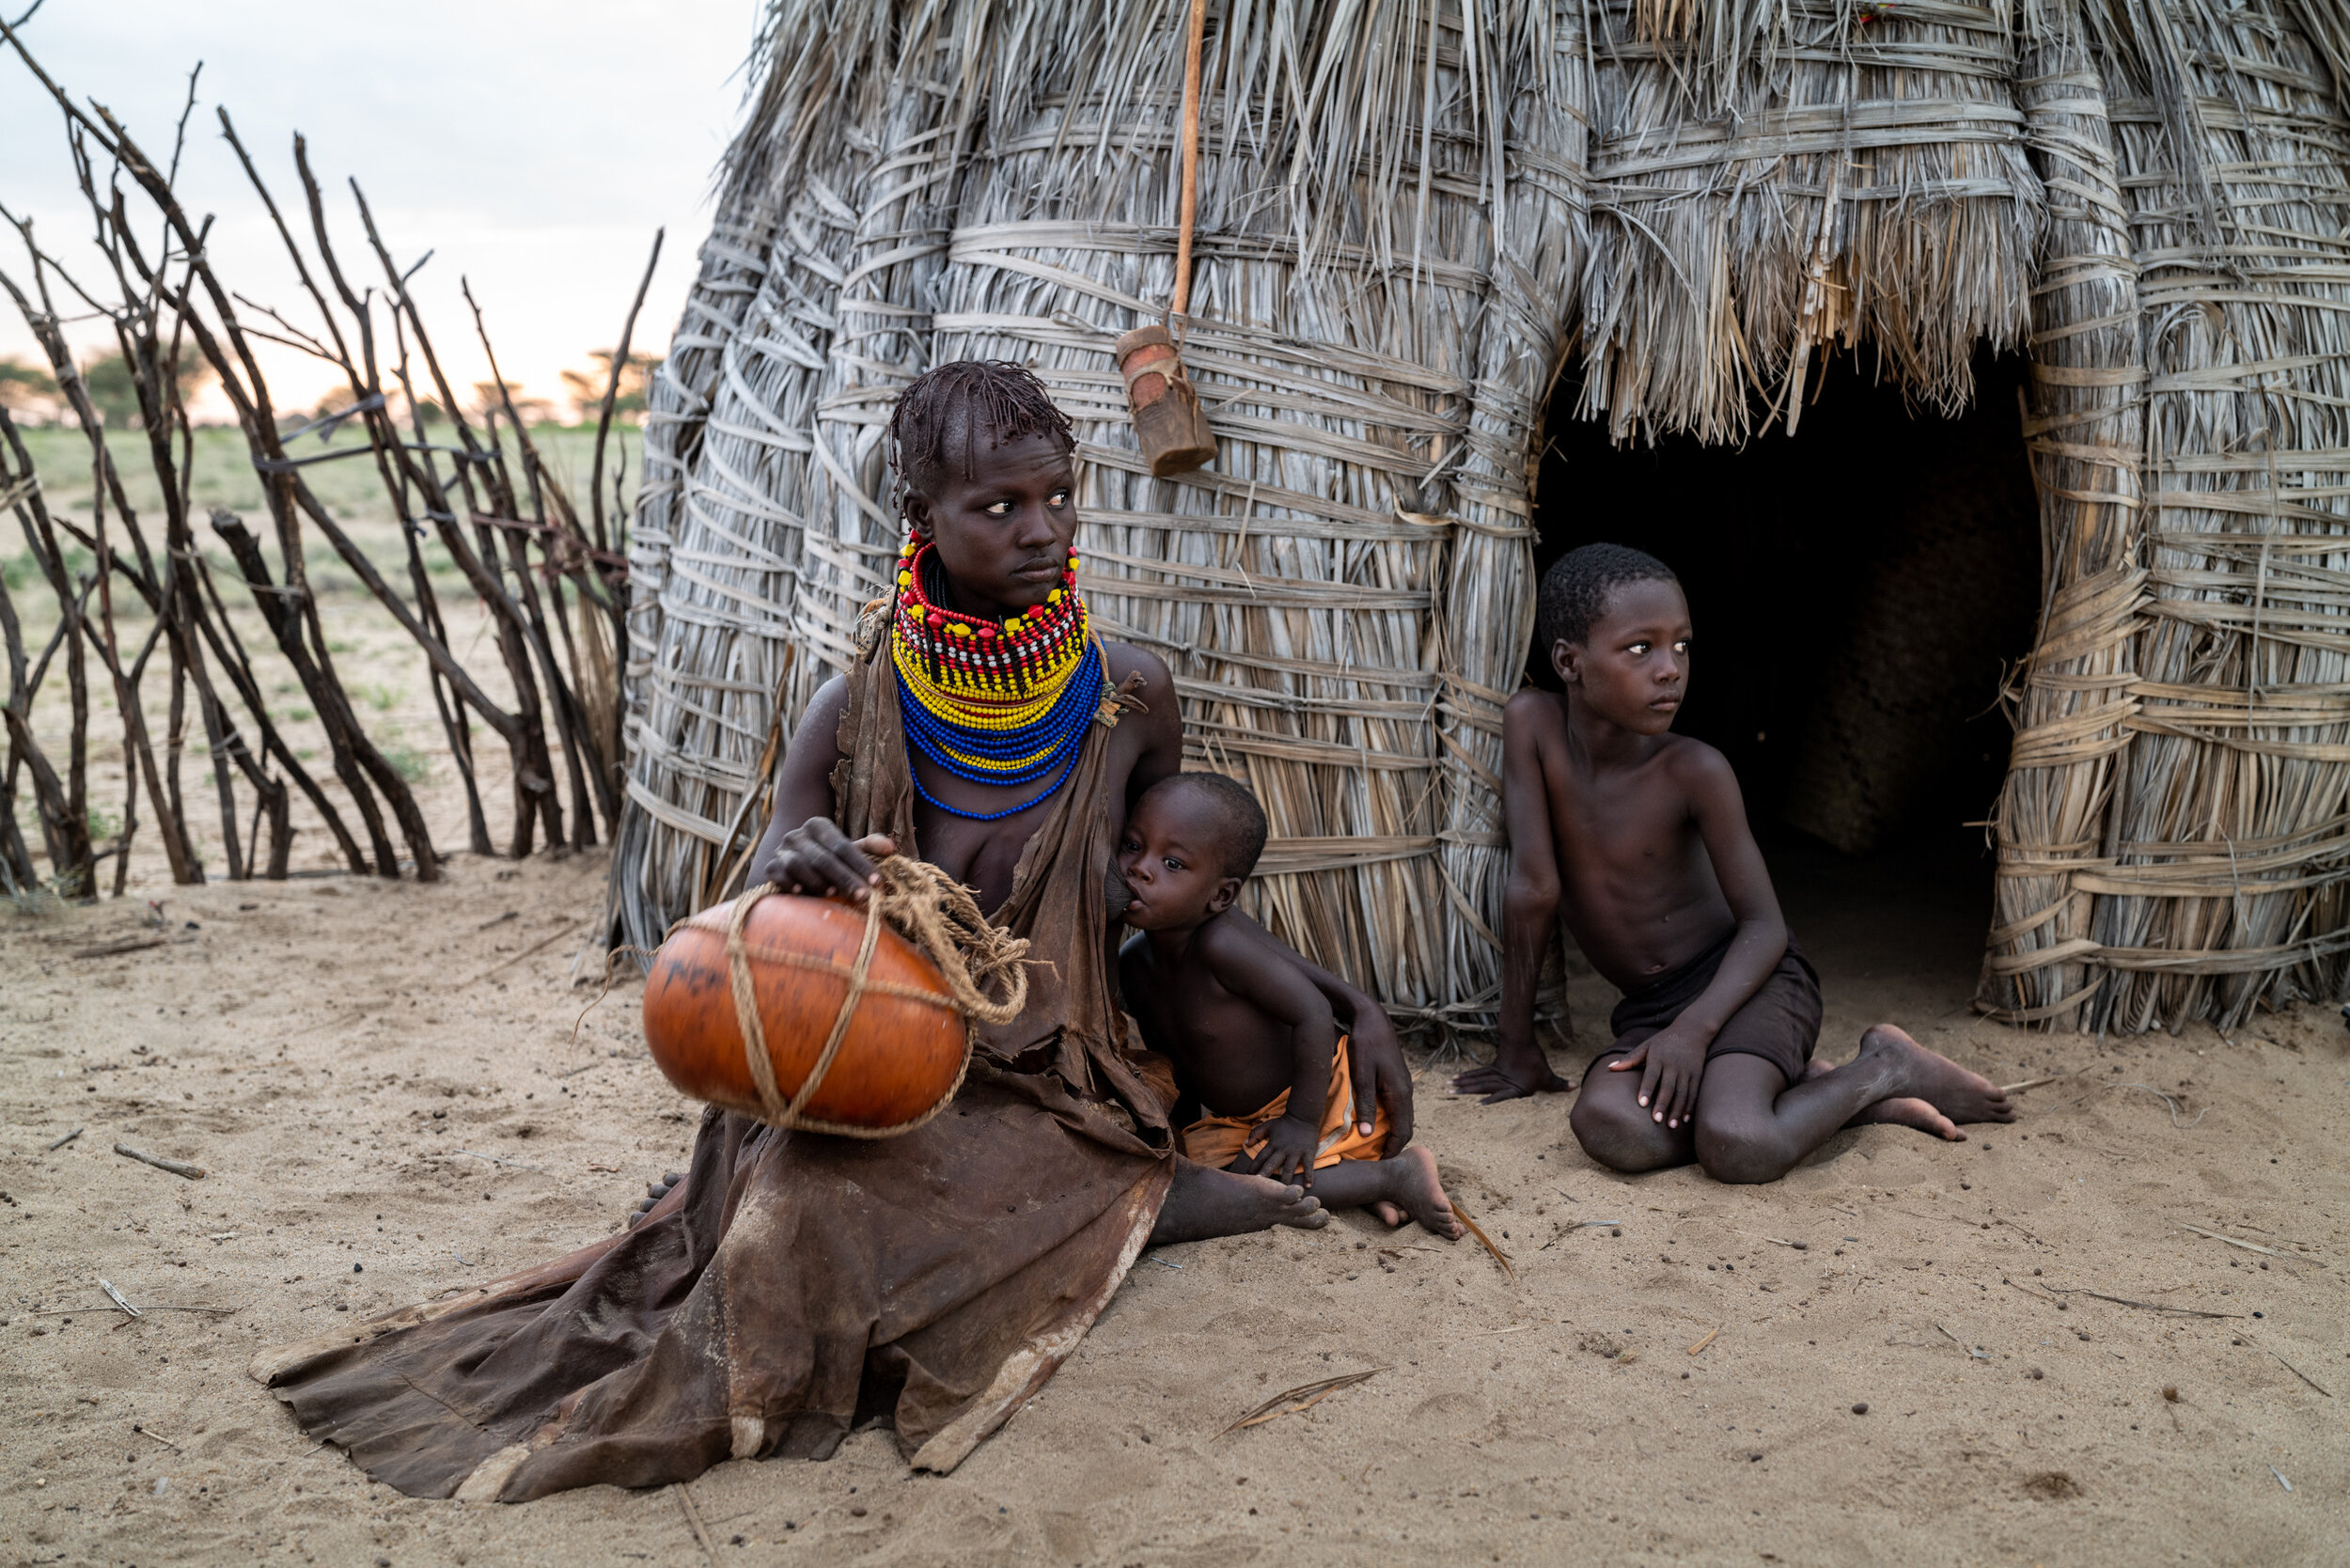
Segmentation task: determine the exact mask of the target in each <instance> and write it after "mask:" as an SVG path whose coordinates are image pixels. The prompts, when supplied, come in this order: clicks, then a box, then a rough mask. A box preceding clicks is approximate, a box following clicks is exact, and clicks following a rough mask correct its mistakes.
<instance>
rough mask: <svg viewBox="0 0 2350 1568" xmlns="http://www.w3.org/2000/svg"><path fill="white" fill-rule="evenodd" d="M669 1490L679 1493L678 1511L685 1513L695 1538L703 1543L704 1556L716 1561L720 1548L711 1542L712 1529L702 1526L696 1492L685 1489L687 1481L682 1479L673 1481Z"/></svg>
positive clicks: (687, 1523)
mask: <svg viewBox="0 0 2350 1568" xmlns="http://www.w3.org/2000/svg"><path fill="white" fill-rule="evenodd" d="M669 1490H670V1491H672V1492H674V1493H676V1494H677V1506H678V1511H679V1512H680V1513H683V1514H684V1515H685V1523H686V1525H687V1526H688V1528H690V1529H692V1530H693V1532H694V1539H695V1540H697V1541H698V1542H700V1543H701V1548H702V1556H704V1557H706V1558H708V1559H709V1560H711V1561H713V1562H716V1561H717V1560H718V1548H717V1547H715V1546H713V1545H712V1544H710V1531H708V1530H707V1529H703V1528H702V1513H701V1510H700V1509H698V1508H696V1507H695V1506H694V1494H693V1493H691V1492H689V1491H687V1490H686V1489H685V1482H682V1481H673V1482H670V1483H669Z"/></svg>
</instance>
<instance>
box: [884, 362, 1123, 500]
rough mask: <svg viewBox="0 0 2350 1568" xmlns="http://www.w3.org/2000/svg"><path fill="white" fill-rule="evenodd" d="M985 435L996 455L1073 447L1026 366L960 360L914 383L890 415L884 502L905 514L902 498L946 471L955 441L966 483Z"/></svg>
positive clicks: (1062, 418)
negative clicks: (1042, 442) (1038, 443)
mask: <svg viewBox="0 0 2350 1568" xmlns="http://www.w3.org/2000/svg"><path fill="white" fill-rule="evenodd" d="M982 431H984V432H985V433H986V436H987V445H988V446H990V447H1000V446H1002V445H1004V444H1005V443H1006V442H1008V441H1017V440H1019V439H1020V438H1021V437H1023V436H1027V435H1041V436H1043V437H1045V438H1046V439H1047V440H1049V441H1052V442H1054V443H1055V444H1056V445H1058V447H1060V448H1061V450H1063V451H1065V452H1066V451H1073V450H1075V449H1076V446H1077V436H1076V431H1074V430H1073V428H1072V427H1071V426H1070V423H1069V416H1068V415H1066V414H1063V413H1062V412H1061V411H1060V410H1059V408H1058V407H1057V406H1055V404H1054V402H1053V395H1052V394H1051V393H1050V392H1048V391H1046V390H1045V389H1044V384H1043V383H1042V382H1041V381H1039V380H1037V379H1036V376H1035V375H1034V374H1033V373H1032V372H1030V371H1029V369H1028V368H1027V367H1026V366H1025V365H1015V364H1013V363H1012V362H1011V361H1010V360H1008V359H958V360H956V361H954V362H953V363H952V364H949V365H940V366H937V367H935V368H932V369H929V370H925V371H923V372H922V373H921V374H920V375H918V376H917V377H915V378H914V380H913V382H912V383H911V384H908V385H907V387H906V389H905V390H904V391H903V392H901V393H900V394H898V405H897V407H895V408H893V409H892V410H890V413H889V467H890V471H891V474H892V475H893V478H892V479H891V481H890V484H891V489H890V500H891V501H892V502H893V503H894V504H895V505H896V507H897V509H898V510H899V512H900V513H901V514H902V513H903V512H904V510H905V496H906V492H907V491H908V490H915V489H920V488H922V487H923V486H925V485H927V484H929V483H930V482H931V480H932V479H933V478H936V477H937V475H938V474H939V473H940V472H941V471H942V470H944V469H945V467H946V465H947V463H948V461H949V458H950V455H951V453H952V452H953V449H954V446H955V443H956V441H957V440H958V439H960V442H961V445H962V456H963V476H964V478H970V477H971V475H972V471H973V470H972V464H973V463H974V462H975V461H976V459H977V456H978V453H979V436H980V433H981V432H982Z"/></svg>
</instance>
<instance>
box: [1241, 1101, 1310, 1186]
mask: <svg viewBox="0 0 2350 1568" xmlns="http://www.w3.org/2000/svg"><path fill="white" fill-rule="evenodd" d="M1261 1131H1262V1132H1263V1133H1264V1135H1265V1140H1264V1147H1263V1148H1262V1149H1261V1150H1260V1151H1258V1152H1257V1157H1256V1163H1255V1164H1253V1165H1249V1166H1245V1167H1243V1169H1245V1170H1246V1171H1247V1172H1248V1173H1249V1174H1251V1175H1256V1176H1270V1177H1272V1178H1273V1179H1274V1180H1275V1181H1277V1182H1294V1183H1296V1184H1298V1185H1299V1186H1301V1187H1309V1186H1312V1185H1313V1184H1314V1154H1315V1153H1316V1152H1317V1151H1318V1149H1319V1148H1320V1146H1321V1143H1322V1129H1320V1128H1319V1127H1309V1126H1308V1125H1307V1124H1306V1123H1305V1122H1303V1121H1298V1120H1297V1119H1296V1118H1295V1117H1293V1116H1277V1117H1275V1118H1274V1119H1273V1120H1272V1121H1268V1122H1266V1123H1265V1124H1264V1126H1263V1127H1262V1128H1261Z"/></svg>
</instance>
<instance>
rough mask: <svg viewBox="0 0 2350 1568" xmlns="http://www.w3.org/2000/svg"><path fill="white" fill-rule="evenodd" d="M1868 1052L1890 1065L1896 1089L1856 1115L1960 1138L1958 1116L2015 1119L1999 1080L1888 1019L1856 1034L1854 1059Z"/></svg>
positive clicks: (1956, 1140) (1960, 1119) (1860, 1118)
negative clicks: (1970, 1069)
mask: <svg viewBox="0 0 2350 1568" xmlns="http://www.w3.org/2000/svg"><path fill="white" fill-rule="evenodd" d="M1870 1057H1875V1058H1878V1059H1879V1060H1880V1061H1883V1062H1885V1063H1886V1065H1888V1067H1890V1068H1891V1069H1892V1071H1893V1074H1894V1076H1895V1079H1896V1080H1897V1082H1898V1083H1899V1086H1900V1092H1897V1093H1895V1094H1893V1095H1891V1096H1888V1098H1886V1099H1883V1100H1879V1101H1878V1102H1877V1103H1876V1104H1874V1105H1871V1106H1869V1107H1868V1108H1867V1109H1865V1110H1863V1111H1862V1112H1861V1113H1860V1114H1859V1115H1858V1116H1857V1117H1855V1118H1854V1119H1853V1120H1854V1121H1890V1122H1895V1123H1898V1124H1900V1125H1902V1126H1904V1127H1916V1128H1918V1129H1919V1131H1921V1132H1928V1133H1933V1134H1935V1136H1937V1137H1944V1138H1948V1139H1950V1140H1951V1142H1953V1143H1959V1142H1964V1141H1965V1140H1966V1134H1965V1133H1962V1132H1960V1131H1959V1130H1958V1123H1960V1122H1964V1121H2014V1120H2015V1107H2014V1106H2013V1105H2011V1104H2009V1103H2008V1098H2007V1096H2006V1095H2005V1094H2003V1093H2001V1092H2000V1091H1999V1087H1998V1085H1997V1084H1995V1083H1993V1082H1992V1081H1991V1080H1990V1079H1988V1078H1986V1077H1984V1076H1983V1075H1982V1074H1980V1073H1969V1072H1968V1071H1966V1069H1965V1068H1964V1067H1961V1066H1960V1065H1959V1064H1958V1063H1956V1062H1954V1061H1952V1060H1951V1058H1948V1057H1946V1056H1943V1055H1941V1054H1940V1053H1939V1052H1935V1051H1929V1050H1927V1049H1926V1048H1925V1047H1924V1046H1923V1045H1920V1044H1919V1043H1917V1042H1916V1041H1915V1040H1912V1039H1910V1038H1909V1035H1908V1034H1907V1033H1906V1032H1905V1031H1904V1030H1902V1029H1900V1028H1897V1027H1894V1026H1893V1025H1891V1024H1879V1025H1876V1026H1875V1027H1872V1028H1871V1029H1869V1030H1868V1031H1867V1032H1865V1033H1863V1034H1862V1035H1861V1037H1860V1053H1859V1055H1858V1056H1856V1057H1855V1058H1853V1061H1854V1062H1855V1063H1856V1064H1857V1063H1858V1062H1860V1061H1861V1060H1862V1059H1863V1058H1870Z"/></svg>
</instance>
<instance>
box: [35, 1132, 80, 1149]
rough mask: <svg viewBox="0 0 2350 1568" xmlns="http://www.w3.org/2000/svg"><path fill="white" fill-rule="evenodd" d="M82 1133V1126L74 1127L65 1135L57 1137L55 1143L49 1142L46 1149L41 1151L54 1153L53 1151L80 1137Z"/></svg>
mask: <svg viewBox="0 0 2350 1568" xmlns="http://www.w3.org/2000/svg"><path fill="white" fill-rule="evenodd" d="M82 1133H83V1129H82V1128H80V1127H76V1128H74V1129H73V1130H72V1131H71V1132H70V1133H68V1134H66V1135H65V1137H61V1138H59V1139H57V1141H56V1142H55V1143H53V1144H51V1145H50V1146H49V1147H48V1148H47V1149H45V1150H43V1151H42V1152H44V1153H49V1154H54V1153H55V1152H57V1151H58V1150H60V1149H62V1148H64V1147H65V1146H66V1145H67V1144H69V1143H71V1142H72V1141H73V1140H74V1139H75V1138H77V1137H81V1136H82Z"/></svg>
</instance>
